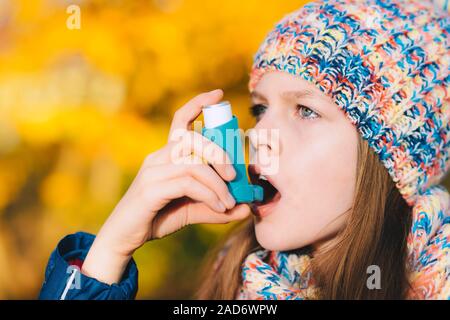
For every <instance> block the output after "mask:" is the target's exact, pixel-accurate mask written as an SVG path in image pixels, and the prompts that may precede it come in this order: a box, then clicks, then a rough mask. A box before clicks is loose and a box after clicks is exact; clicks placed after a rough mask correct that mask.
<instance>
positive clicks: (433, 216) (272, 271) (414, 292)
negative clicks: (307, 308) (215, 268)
mask: <svg viewBox="0 0 450 320" xmlns="http://www.w3.org/2000/svg"><path fill="white" fill-rule="evenodd" d="M449 213H450V194H449V193H448V191H447V190H446V189H445V188H444V187H442V186H440V185H435V186H432V187H430V188H428V189H427V190H426V191H425V192H424V193H423V194H422V195H421V196H420V197H419V198H418V200H417V202H416V203H415V204H414V206H413V208H412V215H413V219H412V220H413V221H412V225H411V230H410V232H409V234H408V237H407V250H408V259H407V260H408V262H407V263H408V270H410V272H409V282H410V284H411V287H412V289H411V290H410V291H409V292H408V294H407V298H408V299H450V217H449ZM310 261H311V257H310V255H309V254H308V253H298V252H296V253H292V251H290V252H283V251H269V250H259V251H256V252H253V253H251V254H249V255H248V256H247V257H246V259H245V260H244V263H243V266H242V279H243V282H242V284H241V287H240V290H239V292H238V295H237V297H236V299H238V300H244V299H245V300H247V299H252V300H278V299H279V300H291V299H292V300H303V299H316V298H317V297H318V289H317V287H316V286H315V283H314V278H313V276H312V274H311V272H310V271H308V270H309V266H310ZM368 276H369V275H368ZM374 290H376V289H374Z"/></svg>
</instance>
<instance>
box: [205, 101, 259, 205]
mask: <svg viewBox="0 0 450 320" xmlns="http://www.w3.org/2000/svg"><path fill="white" fill-rule="evenodd" d="M203 118H204V124H205V125H204V127H203V129H202V135H203V136H205V137H206V138H208V139H209V140H211V141H213V142H214V143H216V144H217V145H219V146H220V147H221V148H222V149H224V150H225V151H226V152H227V154H228V156H229V157H230V159H231V162H232V164H233V167H234V169H235V170H236V177H235V178H234V180H233V181H225V182H226V184H227V186H228V190H230V193H231V195H232V196H233V197H234V199H235V200H236V203H248V202H254V201H262V200H263V197H264V190H263V188H262V187H261V186H258V185H252V184H250V183H249V182H248V177H247V169H246V166H245V163H244V150H243V147H242V136H241V131H242V130H240V129H239V125H238V121H237V118H236V116H234V115H233V112H232V110H231V105H230V103H229V102H228V101H223V102H220V103H218V104H213V105H208V106H205V107H203Z"/></svg>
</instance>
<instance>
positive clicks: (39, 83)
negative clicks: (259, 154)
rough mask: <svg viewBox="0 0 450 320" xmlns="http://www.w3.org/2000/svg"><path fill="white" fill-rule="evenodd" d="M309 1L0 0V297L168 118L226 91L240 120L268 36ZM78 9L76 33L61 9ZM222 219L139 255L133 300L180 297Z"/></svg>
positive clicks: (18, 289)
mask: <svg viewBox="0 0 450 320" xmlns="http://www.w3.org/2000/svg"><path fill="white" fill-rule="evenodd" d="M305 2H306V1H294V0H284V1H279V0H264V1H261V0H222V1H219V0H208V1H205V0H202V1H200V0H109V1H107V0H78V1H76V0H73V1H69V0H0V298H2V299H8V298H9V299H16V298H25V299H34V298H36V297H37V295H38V292H39V289H40V286H41V283H42V281H43V276H44V269H45V265H46V263H47V259H48V257H49V255H50V253H51V251H52V250H53V249H54V248H55V245H56V244H57V242H58V241H59V240H60V239H61V238H62V237H63V236H65V235H66V234H69V233H73V232H76V231H79V230H83V231H87V232H91V233H96V232H97V231H98V229H99V228H100V226H101V224H102V223H103V222H104V220H105V219H106V217H107V216H108V215H109V213H110V212H111V211H112V209H113V208H114V206H115V204H116V203H117V202H118V201H119V199H120V197H121V195H122V194H123V193H124V192H125V190H126V189H127V187H128V185H129V184H130V182H131V181H132V179H133V178H134V175H135V174H136V173H137V170H138V169H139V167H140V165H141V163H142V161H143V159H144V158H145V156H146V155H147V154H148V153H151V152H153V151H155V150H157V149H159V148H160V147H162V146H163V145H164V144H165V143H166V141H167V134H168V129H169V126H170V122H171V118H172V114H173V112H174V111H175V110H176V109H177V108H179V107H180V106H182V105H183V104H184V103H185V102H187V101H188V100H189V99H191V98H192V97H193V96H195V95H197V94H198V93H200V92H204V91H209V90H212V89H215V88H222V89H223V90H224V91H225V97H224V98H225V99H227V100H230V101H231V103H232V105H233V108H234V112H235V113H236V114H237V115H238V117H239V121H240V124H241V126H242V127H243V128H244V129H246V128H249V127H251V126H252V125H253V122H252V119H251V118H250V116H249V112H248V107H249V99H248V92H247V81H248V72H249V70H250V66H251V63H252V57H253V55H254V53H255V52H256V50H257V48H258V46H259V45H260V43H261V42H262V40H263V39H264V36H265V35H266V34H267V32H268V31H269V30H270V29H271V28H272V27H273V26H274V24H275V23H276V22H277V21H278V20H279V19H281V18H282V17H283V16H284V15H285V14H287V13H289V12H291V11H293V10H295V9H297V8H299V7H300V6H301V5H302V4H304V3H305ZM72 4H75V5H78V6H79V8H80V10H81V16H80V18H81V24H80V29H70V28H68V25H67V20H68V18H69V17H70V16H71V11H70V12H69V13H68V12H67V11H66V10H67V8H68V7H69V6H70V5H72ZM231 226H232V225H231V224H230V225H196V226H190V227H188V228H185V229H183V230H181V231H179V232H177V233H175V234H173V235H171V236H169V237H167V238H164V239H161V240H158V241H154V242H150V243H148V244H147V245H145V246H144V247H143V248H141V249H140V250H139V251H138V252H137V253H136V255H135V259H136V261H137V264H138V267H139V293H138V298H158V299H163V298H174V299H177V298H190V297H191V295H192V293H193V290H194V289H195V287H194V286H195V283H193V282H192V279H193V278H195V277H194V276H195V275H196V272H197V270H198V267H199V265H200V262H201V259H202V257H204V255H205V253H206V251H207V250H208V248H210V247H211V246H212V245H213V244H214V243H215V242H216V241H217V240H218V239H219V237H220V236H221V235H222V234H223V233H224V232H225V231H226V230H227V228H230V227H231Z"/></svg>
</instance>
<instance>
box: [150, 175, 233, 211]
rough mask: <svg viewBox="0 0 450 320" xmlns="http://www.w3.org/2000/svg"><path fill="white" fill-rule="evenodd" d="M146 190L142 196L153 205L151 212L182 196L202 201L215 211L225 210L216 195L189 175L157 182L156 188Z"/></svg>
mask: <svg viewBox="0 0 450 320" xmlns="http://www.w3.org/2000/svg"><path fill="white" fill-rule="evenodd" d="M146 190H149V191H147V193H146V192H144V197H145V198H146V199H147V200H149V201H150V202H151V203H152V204H153V205H154V208H152V211H153V212H157V211H159V210H160V209H161V208H163V207H164V206H165V205H166V204H168V203H169V202H170V201H172V200H174V199H178V198H182V197H188V198H190V199H192V200H195V201H200V202H203V203H205V204H206V205H207V206H208V207H209V208H210V209H211V210H213V211H215V212H221V213H223V212H225V211H226V207H225V205H224V204H223V203H222V201H220V199H219V198H218V197H217V195H216V194H215V193H214V192H213V191H212V190H211V189H209V188H208V187H206V186H205V185H203V184H202V183H200V182H198V181H197V180H196V179H194V178H193V177H191V176H184V177H181V178H174V179H170V180H167V181H163V182H159V183H158V188H157V189H156V190H155V188H148V189H146Z"/></svg>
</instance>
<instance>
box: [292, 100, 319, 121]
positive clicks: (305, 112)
mask: <svg viewBox="0 0 450 320" xmlns="http://www.w3.org/2000/svg"><path fill="white" fill-rule="evenodd" d="M297 111H298V113H299V115H300V117H302V118H304V119H307V120H311V119H315V118H318V117H319V115H318V114H317V113H316V112H314V111H313V110H312V109H310V108H308V107H306V106H304V105H302V104H298V105H297Z"/></svg>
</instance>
